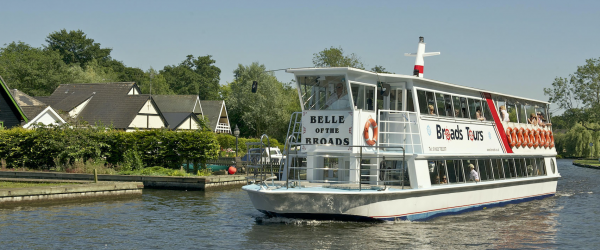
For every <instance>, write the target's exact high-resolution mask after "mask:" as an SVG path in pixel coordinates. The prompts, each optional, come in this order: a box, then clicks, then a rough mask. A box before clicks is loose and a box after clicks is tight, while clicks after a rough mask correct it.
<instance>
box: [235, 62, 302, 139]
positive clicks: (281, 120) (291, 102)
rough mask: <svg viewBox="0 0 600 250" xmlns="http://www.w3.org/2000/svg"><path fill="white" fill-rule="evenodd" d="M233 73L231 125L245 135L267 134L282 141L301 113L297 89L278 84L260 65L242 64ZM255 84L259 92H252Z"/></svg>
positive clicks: (288, 85) (271, 74)
mask: <svg viewBox="0 0 600 250" xmlns="http://www.w3.org/2000/svg"><path fill="white" fill-rule="evenodd" d="M233 73H234V76H235V78H234V81H233V82H231V83H229V88H230V89H231V91H230V92H229V96H228V98H227V99H226V104H227V109H228V111H229V118H230V120H231V123H232V125H233V126H235V125H238V126H239V128H240V133H241V135H243V136H252V137H259V136H260V135H262V134H267V135H269V136H270V137H271V138H273V137H274V138H276V139H278V140H280V141H282V140H283V139H284V137H285V135H286V133H287V125H288V122H289V119H290V115H291V113H292V112H294V111H300V103H299V101H298V92H297V91H296V89H295V88H293V87H292V86H291V85H290V84H286V83H282V82H280V81H278V80H277V78H276V77H275V76H274V75H273V73H272V72H266V69H265V66H264V65H262V64H259V63H258V62H254V63H252V64H250V65H248V66H244V65H241V64H239V65H238V68H237V69H235V70H234V71H233ZM253 81H257V82H258V91H257V93H252V91H251V89H252V82H253Z"/></svg>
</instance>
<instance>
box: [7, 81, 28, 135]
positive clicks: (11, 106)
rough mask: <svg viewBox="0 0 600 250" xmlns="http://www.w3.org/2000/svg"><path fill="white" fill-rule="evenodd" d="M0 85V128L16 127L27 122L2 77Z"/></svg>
mask: <svg viewBox="0 0 600 250" xmlns="http://www.w3.org/2000/svg"><path fill="white" fill-rule="evenodd" d="M0 85H2V86H1V87H0V129H4V128H12V127H17V126H21V124H22V123H27V122H29V119H27V116H26V115H25V113H24V112H23V110H22V109H21V107H20V106H19V104H18V103H17V102H16V101H15V99H14V98H13V96H12V94H11V93H10V91H9V89H8V86H6V83H5V82H4V79H2V77H0Z"/></svg>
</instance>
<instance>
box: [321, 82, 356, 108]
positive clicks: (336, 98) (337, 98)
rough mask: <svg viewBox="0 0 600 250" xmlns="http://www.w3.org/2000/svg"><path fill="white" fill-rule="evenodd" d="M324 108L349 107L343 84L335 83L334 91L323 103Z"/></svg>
mask: <svg viewBox="0 0 600 250" xmlns="http://www.w3.org/2000/svg"><path fill="white" fill-rule="evenodd" d="M324 108H325V109H348V108H350V99H349V98H348V92H347V91H346V88H344V84H343V83H341V82H338V83H337V84H335V92H334V93H333V94H332V95H330V96H329V99H327V102H326V103H325V107H324Z"/></svg>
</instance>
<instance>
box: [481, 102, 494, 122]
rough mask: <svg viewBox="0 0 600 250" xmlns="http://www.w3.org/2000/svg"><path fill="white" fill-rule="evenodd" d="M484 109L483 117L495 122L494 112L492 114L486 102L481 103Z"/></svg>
mask: <svg viewBox="0 0 600 250" xmlns="http://www.w3.org/2000/svg"><path fill="white" fill-rule="evenodd" d="M481 103H482V105H481V106H482V107H483V117H484V118H485V119H486V120H488V121H493V120H494V117H493V116H492V112H490V107H489V106H488V103H487V101H486V100H483V101H481Z"/></svg>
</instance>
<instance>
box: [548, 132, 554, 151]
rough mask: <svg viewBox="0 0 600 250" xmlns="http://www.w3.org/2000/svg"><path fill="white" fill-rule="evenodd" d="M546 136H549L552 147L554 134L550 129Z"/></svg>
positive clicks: (551, 146)
mask: <svg viewBox="0 0 600 250" xmlns="http://www.w3.org/2000/svg"><path fill="white" fill-rule="evenodd" d="M548 137H550V148H553V147H554V135H553V134H552V131H548Z"/></svg>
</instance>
